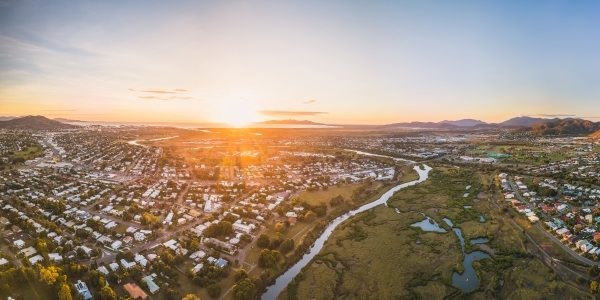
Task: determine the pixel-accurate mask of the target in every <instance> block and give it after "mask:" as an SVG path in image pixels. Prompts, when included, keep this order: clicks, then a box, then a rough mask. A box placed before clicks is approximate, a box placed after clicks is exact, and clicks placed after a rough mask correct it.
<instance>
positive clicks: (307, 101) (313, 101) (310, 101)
mask: <svg viewBox="0 0 600 300" xmlns="http://www.w3.org/2000/svg"><path fill="white" fill-rule="evenodd" d="M315 102H317V100H315V99H310V100H306V101H302V103H303V104H311V103H315Z"/></svg>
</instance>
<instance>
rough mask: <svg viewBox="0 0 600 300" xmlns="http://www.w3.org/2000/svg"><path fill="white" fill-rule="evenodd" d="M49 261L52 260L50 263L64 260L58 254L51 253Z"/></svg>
mask: <svg viewBox="0 0 600 300" xmlns="http://www.w3.org/2000/svg"><path fill="white" fill-rule="evenodd" d="M48 259H50V261H62V259H63V258H62V256H61V255H60V254H58V253H49V254H48Z"/></svg>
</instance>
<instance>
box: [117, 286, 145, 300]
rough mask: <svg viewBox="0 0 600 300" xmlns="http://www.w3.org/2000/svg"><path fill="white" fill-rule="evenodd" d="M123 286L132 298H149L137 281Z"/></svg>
mask: <svg viewBox="0 0 600 300" xmlns="http://www.w3.org/2000/svg"><path fill="white" fill-rule="evenodd" d="M123 288H124V289H125V290H126V291H127V293H129V296H131V298H132V299H139V298H142V299H143V300H145V299H146V298H148V295H146V293H145V292H144V290H142V289H141V288H140V287H139V286H137V284H135V283H128V284H125V285H123Z"/></svg>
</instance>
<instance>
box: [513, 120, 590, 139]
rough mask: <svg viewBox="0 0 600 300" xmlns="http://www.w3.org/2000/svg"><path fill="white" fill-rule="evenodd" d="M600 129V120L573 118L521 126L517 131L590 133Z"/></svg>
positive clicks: (544, 133) (545, 133)
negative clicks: (596, 121) (595, 121)
mask: <svg viewBox="0 0 600 300" xmlns="http://www.w3.org/2000/svg"><path fill="white" fill-rule="evenodd" d="M599 130H600V122H599V123H594V122H592V121H588V120H580V119H571V120H559V121H554V122H540V123H537V124H534V125H532V126H527V127H523V128H519V129H517V130H516V131H517V132H531V133H532V134H536V135H559V134H566V135H589V134H596V133H598V131H599Z"/></svg>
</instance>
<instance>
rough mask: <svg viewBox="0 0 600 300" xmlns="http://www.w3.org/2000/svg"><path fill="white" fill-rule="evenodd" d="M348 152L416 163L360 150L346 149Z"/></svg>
mask: <svg viewBox="0 0 600 300" xmlns="http://www.w3.org/2000/svg"><path fill="white" fill-rule="evenodd" d="M344 150H346V151H350V152H354V153H356V154H361V155H367V156H377V157H387V158H391V159H393V160H395V161H405V162H407V163H411V164H414V163H416V162H415V161H412V160H408V159H404V158H398V157H392V156H387V155H381V154H375V153H369V152H363V151H358V150H352V149H344Z"/></svg>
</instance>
